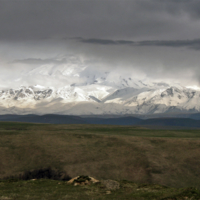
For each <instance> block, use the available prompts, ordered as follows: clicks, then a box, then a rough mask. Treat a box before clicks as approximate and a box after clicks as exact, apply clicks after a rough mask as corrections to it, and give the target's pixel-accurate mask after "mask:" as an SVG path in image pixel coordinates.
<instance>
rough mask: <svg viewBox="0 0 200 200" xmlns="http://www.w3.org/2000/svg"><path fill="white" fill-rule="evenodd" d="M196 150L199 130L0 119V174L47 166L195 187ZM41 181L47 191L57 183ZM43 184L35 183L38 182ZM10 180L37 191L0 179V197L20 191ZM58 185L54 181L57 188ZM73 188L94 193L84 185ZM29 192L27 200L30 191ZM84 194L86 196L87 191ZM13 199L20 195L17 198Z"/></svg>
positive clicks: (198, 182) (199, 171)
mask: <svg viewBox="0 0 200 200" xmlns="http://www.w3.org/2000/svg"><path fill="white" fill-rule="evenodd" d="M199 149H200V130H188V131H187V130H151V129H147V128H140V127H133V126H124V127H123V126H102V125H48V124H46V125H44V124H28V123H6V122H3V123H0V178H4V177H8V176H12V175H18V174H20V173H22V172H24V171H27V170H33V169H40V168H45V167H49V166H50V167H52V168H55V169H60V170H64V171H66V172H67V174H68V175H69V176H71V177H75V176H77V175H82V174H84V175H90V176H92V177H95V178H97V179H100V180H101V179H113V180H119V181H122V180H127V181H133V182H134V183H135V184H144V183H145V184H159V185H165V186H168V187H176V188H182V187H197V188H200V178H199V177H200V168H199V166H200V151H199ZM43 182H44V184H47V185H48V184H49V185H50V186H49V188H47V190H48V189H49V190H51V189H50V188H51V187H54V185H56V184H58V182H56V181H50V182H46V181H45V180H43ZM43 182H39V180H38V181H36V183H38V184H40V183H43ZM15 184H19V185H21V184H22V186H23V187H22V190H23V188H26V187H27V185H26V184H33V187H36V190H37V187H38V186H37V184H36V185H34V184H35V183H32V182H30V181H28V182H23V181H22V182H12V183H10V182H1V183H0V192H1V193H0V197H2V198H0V199H3V198H4V197H3V196H5V195H4V193H5V194H7V193H6V192H5V191H7V190H9V189H8V188H9V187H11V186H12V187H14V188H15V189H14V190H16V191H18V189H19V191H20V188H18V187H15ZM51 184H52V186H51ZM63 184H64V182H62V184H61V186H60V185H59V187H60V189H61V190H62V185H63ZM133 185H134V184H133ZM31 187H32V186H31ZM67 187H69V188H70V187H71V186H67ZM137 187H138V186H137ZM2 188H3V189H2ZM39 189H40V188H38V191H39ZM93 189H94V191H96V190H98V188H96V189H95V187H94V188H93ZM66 190H67V189H66ZM78 190H80V191H81V190H84V191H88V192H89V193H90V192H91V193H95V192H94V191H89V190H88V189H87V188H79V189H78ZM123 190H125V191H126V190H128V189H120V190H119V191H118V192H117V193H120V191H121V192H122V191H123ZM171 190H173V189H170V191H171ZM2 191H4V192H3V193H2ZM131 191H132V190H131ZM137 191H138V190H137ZM57 192H59V190H58V191H57ZM176 192H179V190H178V189H176ZM61 193H62V192H61ZM86 193H87V192H86ZM100 193H101V192H100ZM103 193H105V191H103ZM168 193H169V191H168ZM171 193H172V194H173V192H170V193H169V194H171ZM13 194H16V195H17V193H13ZM158 194H159V193H158ZM29 195H30V197H29V198H30V199H31V196H32V195H31V191H30V193H29ZM66 195H68V194H66ZM112 195H114V193H113V194H112ZM112 195H111V196H112ZM127 195H128V194H127ZM36 196H37V192H36ZM6 197H7V196H6ZM13 198H14V197H13ZM45 198H46V199H53V194H52V197H51V198H50V197H49V198H48V197H45ZM45 198H44V199H45ZM63 198H64V197H63ZM84 198H85V199H87V195H86V197H84ZM102 198H104V197H102ZM106 198H107V197H105V199H106ZM134 198H135V197H134ZM141 198H142V197H141ZM4 199H6V198H4ZM16 199H23V198H21V197H20V196H19V198H16ZM26 199H28V197H27V198H26ZM35 199H37V198H36V197H35ZM40 199H41V198H40ZM57 199H59V198H57ZM61 199H62V198H61ZM69 199H70V198H69ZM77 199H79V198H78V197H77ZM95 199H96V198H95ZM127 199H128V197H127ZM135 199H137V198H135ZM144 199H145V198H144Z"/></svg>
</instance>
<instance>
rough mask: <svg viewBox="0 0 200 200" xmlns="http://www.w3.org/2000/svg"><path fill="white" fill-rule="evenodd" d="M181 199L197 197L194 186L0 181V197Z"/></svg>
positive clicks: (20, 199)
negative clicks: (182, 187)
mask: <svg viewBox="0 0 200 200" xmlns="http://www.w3.org/2000/svg"><path fill="white" fill-rule="evenodd" d="M8 199H10V200H11V199H12V200H24V199H29V200H37V199H38V200H41V199H42V200H55V199H56V200H65V199H78V200H88V199H91V200H92V199H93V200H109V199H117V200H124V199H126V200H133V199H134V200H172V199H173V200H183V199H188V200H189V199H192V200H197V199H200V192H199V191H198V190H196V189H194V188H187V189H176V188H170V187H164V186H160V185H147V184H143V185H142V184H136V183H133V182H129V181H120V188H119V189H118V190H108V189H106V188H105V186H104V185H102V184H97V185H89V186H76V187H75V186H73V185H68V184H67V183H66V182H64V181H63V182H60V181H55V180H45V179H40V180H35V181H34V180H30V181H1V182H0V200H8Z"/></svg>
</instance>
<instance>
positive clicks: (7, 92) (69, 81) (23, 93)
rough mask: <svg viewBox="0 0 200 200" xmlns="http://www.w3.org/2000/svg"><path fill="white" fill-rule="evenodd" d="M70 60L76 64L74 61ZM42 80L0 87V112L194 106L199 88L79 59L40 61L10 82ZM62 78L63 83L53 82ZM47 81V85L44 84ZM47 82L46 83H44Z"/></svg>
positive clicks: (150, 110)
mask: <svg viewBox="0 0 200 200" xmlns="http://www.w3.org/2000/svg"><path fill="white" fill-rule="evenodd" d="M74 63H76V64H74ZM27 79H30V80H34V81H35V83H37V81H38V82H39V83H42V81H44V82H45V86H42V85H41V84H34V85H32V86H27V85H23V86H20V87H18V88H15V87H13V88H9V89H3V90H1V91H0V114H11V113H12V114H29V113H35V114H47V113H57V114H68V115H105V114H113V115H114V114H117V115H119V114H155V113H166V112H175V113H179V112H180V113H181V112H184V113H185V112H200V91H199V90H198V89H192V88H186V87H184V86H181V85H179V84H169V83H165V82H153V81H150V80H147V79H145V80H139V79H136V78H134V77H132V76H131V75H129V74H123V73H116V72H113V71H104V70H98V71H97V70H92V69H91V68H89V67H87V66H85V65H84V64H83V63H80V62H74V61H73V62H71V63H70V62H68V64H60V63H59V65H55V63H54V64H52V63H49V64H45V65H40V66H39V67H36V68H35V69H33V70H31V71H28V72H26V73H24V74H22V75H21V77H19V78H18V79H17V80H16V81H15V82H17V81H21V82H23V81H24V80H27ZM58 80H62V81H63V83H64V84H63V86H59V87H54V85H52V83H54V81H58ZM48 84H49V86H47V85H48ZM50 84H51V85H50Z"/></svg>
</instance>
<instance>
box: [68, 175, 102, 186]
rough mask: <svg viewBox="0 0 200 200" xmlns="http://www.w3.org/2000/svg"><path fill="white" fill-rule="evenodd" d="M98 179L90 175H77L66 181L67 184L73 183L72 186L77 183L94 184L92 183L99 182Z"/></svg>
mask: <svg viewBox="0 0 200 200" xmlns="http://www.w3.org/2000/svg"><path fill="white" fill-rule="evenodd" d="M99 182H100V181H99V180H97V179H95V178H93V177H91V176H84V175H81V176H77V177H75V178H72V179H71V180H69V181H68V182H67V183H68V184H73V185H74V186H77V185H90V184H94V183H99Z"/></svg>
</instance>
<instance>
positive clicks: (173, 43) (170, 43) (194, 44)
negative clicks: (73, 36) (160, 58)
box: [78, 38, 200, 50]
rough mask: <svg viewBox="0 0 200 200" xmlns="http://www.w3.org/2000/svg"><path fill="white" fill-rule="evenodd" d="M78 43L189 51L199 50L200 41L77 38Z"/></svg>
mask: <svg viewBox="0 0 200 200" xmlns="http://www.w3.org/2000/svg"><path fill="white" fill-rule="evenodd" d="M78 41H79V42H82V43H88V44H97V45H131V46H162V47H187V48H190V49H195V50H200V39H195V40H163V41H162V40H149V41H148V40H146V41H139V42H135V41H130V40H105V39H94V38H92V39H83V38H79V39H78Z"/></svg>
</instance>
